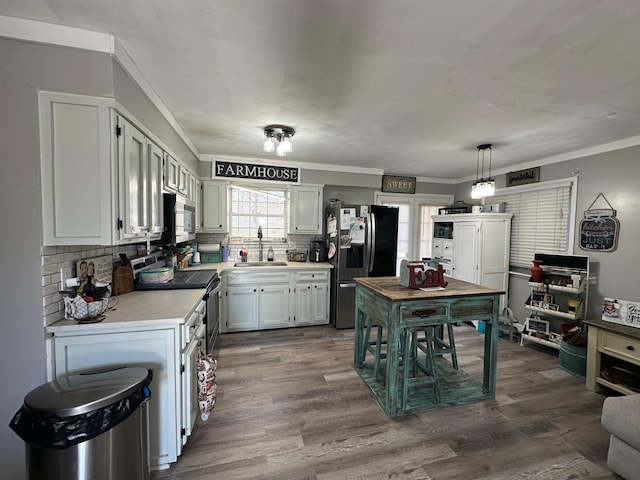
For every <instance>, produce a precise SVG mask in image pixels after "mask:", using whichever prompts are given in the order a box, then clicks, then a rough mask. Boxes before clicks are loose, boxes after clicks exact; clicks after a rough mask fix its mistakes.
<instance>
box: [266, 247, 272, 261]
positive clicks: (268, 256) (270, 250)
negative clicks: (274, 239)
mask: <svg viewBox="0 0 640 480" xmlns="http://www.w3.org/2000/svg"><path fill="white" fill-rule="evenodd" d="M267 261H268V262H273V248H271V247H269V250H267Z"/></svg>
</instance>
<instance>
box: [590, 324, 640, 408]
mask: <svg viewBox="0 0 640 480" xmlns="http://www.w3.org/2000/svg"><path fill="white" fill-rule="evenodd" d="M583 323H585V324H586V325H588V326H589V344H588V347H587V378H586V387H587V388H588V389H589V390H591V391H593V392H597V391H598V390H600V388H601V386H605V387H608V388H610V389H612V390H615V391H617V392H619V393H623V394H625V395H632V394H636V393H638V392H636V391H634V390H631V389H630V388H628V387H627V386H625V385H624V384H622V383H612V382H610V381H608V380H606V379H605V378H603V377H602V373H601V371H602V368H601V367H602V360H603V359H602V356H603V355H607V356H610V357H613V358H616V359H618V360H622V361H623V362H627V363H629V364H631V365H636V366H640V328H634V327H626V326H624V325H619V324H617V323H612V322H605V321H603V320H599V319H593V320H585V321H584V322H583Z"/></svg>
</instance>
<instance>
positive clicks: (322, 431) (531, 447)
mask: <svg viewBox="0 0 640 480" xmlns="http://www.w3.org/2000/svg"><path fill="white" fill-rule="evenodd" d="M455 335H456V344H457V348H458V351H459V352H460V353H459V361H460V365H461V368H463V369H464V370H465V372H468V373H472V374H474V375H479V374H480V372H481V368H482V362H481V356H482V342H483V337H482V334H479V333H478V332H476V331H475V330H474V329H473V328H472V327H471V326H469V325H463V326H458V327H456V328H455ZM219 341H220V351H219V353H218V377H217V382H218V400H217V403H216V407H215V409H214V412H213V414H212V416H211V417H210V419H209V421H208V422H206V423H202V422H201V421H200V420H198V426H197V427H196V430H195V432H194V433H193V435H192V437H191V438H190V439H189V441H188V443H187V445H186V447H185V449H184V451H183V453H182V455H181V456H180V458H179V460H178V462H177V463H175V464H174V465H172V467H171V468H170V469H169V470H165V471H162V472H155V473H154V474H153V477H152V478H153V480H168V479H171V480H178V479H185V480H186V479H189V480H203V479H224V480H234V479H243V480H244V479H278V480H286V479H291V480H294V479H318V480H325V479H383V478H384V479H390V478H393V479H432V480H444V479H446V480H453V479H455V480H465V479H491V480H503V479H530V478H531V479H533V478H535V479H548V480H562V479H567V480H568V479H575V480H585V479H619V478H620V477H617V476H616V475H614V474H613V473H611V471H610V470H609V469H608V468H607V466H606V453H607V447H608V441H609V436H608V433H607V432H606V431H605V430H604V429H603V428H602V426H601V425H600V414H601V409H602V402H603V401H604V398H605V396H604V395H602V394H596V393H592V392H590V391H588V390H586V389H585V388H584V384H583V382H581V381H580V380H578V379H576V378H574V377H573V376H571V375H569V374H567V373H565V372H563V371H561V370H560V369H558V368H557V354H555V352H553V351H550V350H547V349H546V348H545V347H541V346H537V345H530V346H524V347H521V346H520V345H519V344H518V343H509V342H508V340H506V339H502V338H501V339H500V340H499V355H498V386H497V394H496V398H495V400H489V401H484V402H477V403H473V404H470V405H465V406H459V407H447V408H442V409H439V410H435V411H431V412H425V413H420V414H416V415H411V416H408V417H404V418H400V419H394V420H391V419H389V418H387V417H386V416H385V415H384V413H382V411H381V410H380V408H379V407H378V405H377V404H376V402H375V401H374V399H373V397H372V396H371V393H370V392H369V391H368V389H367V387H366V386H365V384H364V383H363V382H362V381H361V379H360V378H359V377H358V375H357V374H356V373H355V371H354V369H353V330H335V329H334V328H333V327H330V326H326V327H308V328H296V329H286V330H272V331H262V332H247V333H235V334H226V335H222V336H221V338H220V340H219Z"/></svg>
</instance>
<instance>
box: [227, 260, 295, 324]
mask: <svg viewBox="0 0 640 480" xmlns="http://www.w3.org/2000/svg"><path fill="white" fill-rule="evenodd" d="M222 278H223V315H224V320H225V321H224V322H223V327H224V331H225V332H237V331H242V330H261V329H265V328H282V327H288V326H289V289H290V287H289V273H288V272H285V271H278V272H270V273H254V272H239V273H225V274H223V276H222Z"/></svg>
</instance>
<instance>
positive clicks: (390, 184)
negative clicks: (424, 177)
mask: <svg viewBox="0 0 640 480" xmlns="http://www.w3.org/2000/svg"><path fill="white" fill-rule="evenodd" d="M382 191H383V192H389V193H416V177H397V176H394V175H383V176H382Z"/></svg>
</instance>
